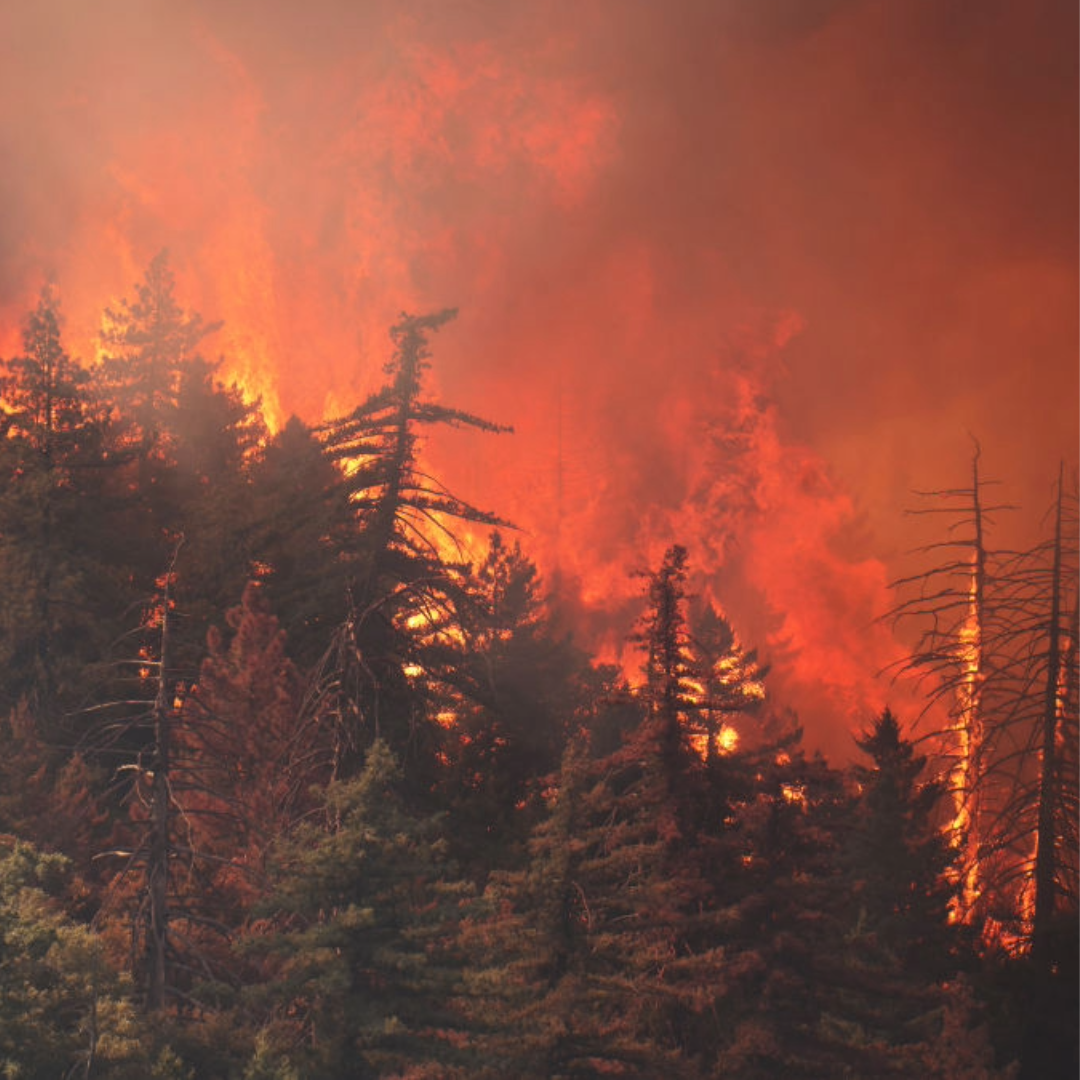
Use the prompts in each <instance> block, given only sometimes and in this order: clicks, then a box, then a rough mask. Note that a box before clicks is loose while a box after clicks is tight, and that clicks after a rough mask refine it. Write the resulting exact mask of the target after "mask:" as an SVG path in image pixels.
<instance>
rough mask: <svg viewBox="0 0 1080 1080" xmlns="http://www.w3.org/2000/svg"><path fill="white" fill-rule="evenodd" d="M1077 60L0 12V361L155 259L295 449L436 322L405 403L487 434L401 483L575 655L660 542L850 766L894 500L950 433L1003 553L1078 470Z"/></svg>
mask: <svg viewBox="0 0 1080 1080" xmlns="http://www.w3.org/2000/svg"><path fill="white" fill-rule="evenodd" d="M1077 40H1078V27H1077V11H1076V5H1075V3H1072V2H1067V0H1060V2H1050V0H1041V2H1040V0H1012V2H1005V0H994V2H987V3H981V4H970V3H963V2H959V0H951V2H950V0H911V2H908V3H904V4H897V3H895V2H888V0H880V2H868V0H680V2H677V3H671V4H659V3H655V2H652V0H596V2H591V3H576V4H575V3H570V2H568V0H566V2H564V0H520V2H514V3H505V2H498V0H461V2H457V0H427V2H419V0H397V2H391V0H384V2H372V0H348V2H346V0H340V2H327V0H309V2H307V3H304V4H296V3H292V2H289V3H286V2H284V0H279V2H273V0H261V2H258V3H256V2H255V0H244V2H230V3H227V4H223V3H218V2H211V0H169V2H166V0H138V2H136V0H98V2H96V3H94V4H93V5H90V4H85V3H81V2H78V0H64V2H59V0H40V2H37V3H34V4H16V3H7V4H3V5H0V103H2V106H0V108H2V112H0V161H2V162H3V168H2V169H0V313H2V315H3V319H2V320H0V352H2V353H3V354H5V355H6V354H9V353H10V352H11V350H12V348H13V347H14V343H15V341H17V327H18V319H19V317H20V314H21V312H22V311H24V310H25V309H26V307H27V306H28V304H29V303H30V302H31V300H32V297H33V295H34V293H35V292H36V290H37V288H38V286H39V284H40V282H41V280H42V277H43V275H45V274H54V275H55V276H56V277H57V279H58V281H59V284H60V287H61V291H62V294H63V297H64V302H65V308H66V311H67V313H68V326H69V337H70V339H71V341H72V343H73V345H74V346H75V348H76V350H77V351H80V352H82V353H84V354H86V353H88V352H89V351H90V350H91V349H92V340H93V333H94V327H95V323H96V319H97V316H98V313H99V311H100V309H101V307H102V306H104V304H105V303H107V302H108V301H110V300H112V299H114V298H116V297H117V296H119V295H122V294H123V293H125V292H126V291H127V290H128V289H129V288H130V286H131V284H132V283H133V282H134V281H135V280H136V279H137V277H138V276H139V275H140V273H141V271H142V269H143V268H144V267H145V265H146V263H147V262H148V261H149V259H150V258H151V257H152V256H153V254H155V252H156V251H157V250H159V249H160V248H162V247H168V248H169V249H170V252H171V254H172V259H173V264H174V266H175V268H176V270H177V272H178V276H179V278H180V280H181V283H182V288H183V292H184V299H186V301H187V302H188V303H189V304H190V306H192V307H195V308H197V309H199V310H201V311H202V313H203V314H204V315H205V316H206V317H207V318H223V319H224V320H225V322H226V327H225V329H224V331H223V332H222V333H221V334H220V335H219V339H218V343H217V347H218V348H219V349H220V350H221V351H222V352H224V353H225V354H226V355H227V358H228V364H229V367H230V370H231V371H233V372H234V373H236V374H237V375H239V376H241V377H243V378H245V379H246V380H247V381H248V382H250V383H251V384H252V385H257V386H258V387H260V388H261V389H263V391H264V392H265V393H266V395H267V400H268V401H269V402H270V403H271V405H272V407H273V408H274V410H275V412H276V414H277V415H278V416H283V415H285V414H287V413H288V412H290V411H297V412H299V413H300V414H301V415H303V416H304V417H305V418H307V419H311V420H314V419H317V418H318V417H320V416H321V415H322V414H323V413H324V412H326V411H327V410H330V411H333V410H335V409H344V408H347V407H348V406H349V405H351V404H352V403H354V402H355V400H356V399H357V397H358V396H359V395H361V394H362V393H364V392H365V391H366V390H367V389H368V388H370V387H371V386H372V384H373V382H374V381H375V380H376V379H377V378H378V374H379V370H380V368H381V364H382V362H383V360H384V358H385V354H386V348H387V345H388V341H387V338H386V334H385V330H386V327H387V326H388V324H389V323H390V322H391V321H392V320H393V318H394V317H395V315H396V314H397V312H399V311H401V310H402V309H409V310H426V309H431V308H439V307H444V306H448V305H455V306H459V307H460V308H461V315H460V317H459V319H458V320H457V322H455V323H453V324H451V325H450V326H449V327H448V328H447V329H446V330H444V331H443V332H442V334H441V335H440V338H439V340H438V341H437V343H436V372H435V376H436V381H437V383H438V388H439V390H440V392H441V393H442V394H443V395H444V396H445V397H446V399H447V400H448V401H450V402H451V403H453V404H455V405H459V406H461V407H463V408H468V409H470V410H473V411H477V412H481V413H484V414H486V415H488V416H490V417H492V418H493V419H497V420H500V421H503V422H509V423H512V424H514V425H515V428H516V429H517V434H516V435H515V436H513V437H502V438H500V439H499V440H485V439H480V438H474V437H471V436H470V437H469V438H468V439H464V438H456V437H455V438H451V439H448V440H446V441H443V442H440V443H438V444H435V445H432V446H431V447H430V448H429V453H430V455H431V457H432V459H433V461H434V462H435V464H436V465H437V466H438V467H439V468H440V469H441V470H442V471H443V472H444V473H445V474H446V475H447V477H448V478H449V480H450V481H451V483H452V485H453V486H455V487H457V488H458V489H460V491H461V493H462V495H464V496H465V497H467V498H469V499H471V500H472V501H475V502H477V503H479V504H480V505H484V506H487V507H489V508H492V509H496V510H498V511H499V512H501V513H503V514H505V515H506V516H509V517H511V518H514V519H515V520H517V521H519V522H520V523H521V524H522V525H523V526H524V527H525V529H526V530H527V541H526V542H527V544H528V545H529V546H530V548H531V550H533V551H534V552H535V554H536V556H537V557H538V558H539V559H540V560H541V562H542V564H543V565H544V567H545V569H546V570H547V571H548V572H549V573H550V572H551V571H552V570H553V568H554V566H555V565H556V564H557V565H558V566H559V567H560V568H561V570H562V572H563V573H564V574H565V575H566V576H567V577H568V578H571V579H572V578H575V577H576V578H577V579H579V580H580V583H581V586H582V588H583V590H584V592H585V594H586V596H587V597H588V598H590V599H591V600H592V601H594V606H596V607H598V608H599V609H600V610H601V611H602V612H607V614H606V615H602V616H597V617H596V618H595V619H593V620H592V621H588V620H586V621H584V622H583V632H587V633H590V634H596V635H597V639H598V640H599V639H600V638H602V637H603V634H604V633H607V634H608V638H609V641H616V642H617V641H618V640H619V638H620V636H621V634H622V633H623V632H624V630H625V629H626V628H627V627H626V623H627V621H628V620H629V618H630V608H631V607H632V605H631V604H630V603H629V602H628V601H627V597H632V596H633V595H634V593H635V591H636V590H637V589H638V588H639V585H637V584H635V583H630V582H629V581H628V580H627V578H626V572H627V571H628V570H630V569H633V568H635V567H640V566H642V565H644V564H645V563H646V562H649V561H652V562H654V563H655V561H656V559H657V557H658V554H659V552H661V551H662V550H663V548H664V547H665V546H666V545H667V544H669V543H671V542H672V541H675V540H680V541H683V542H685V543H686V544H687V545H688V546H689V548H690V558H691V564H692V566H696V567H697V568H698V570H699V571H700V572H701V573H700V578H699V581H698V587H699V588H702V589H705V590H707V591H709V592H711V593H713V594H715V595H716V596H717V597H718V598H719V599H720V601H721V602H722V603H723V604H724V605H725V606H726V607H727V608H728V609H729V610H730V611H731V613H732V615H733V616H734V617H735V620H736V622H737V624H738V625H739V626H740V628H741V630H742V632H743V636H744V638H746V639H747V640H748V641H749V642H750V643H752V644H758V645H759V646H761V647H762V649H763V651H764V652H765V653H766V654H768V655H769V656H770V657H771V658H772V659H773V660H774V661H775V663H774V672H775V674H774V677H773V682H774V685H775V687H776V691H777V694H778V696H780V697H781V698H782V699H783V700H786V701H787V702H788V703H791V704H794V705H796V706H797V707H798V708H799V710H800V713H801V714H802V715H803V717H804V719H805V720H806V722H807V725H808V728H809V729H810V734H811V737H812V741H814V742H816V744H818V745H822V746H824V747H826V748H828V749H830V750H834V751H837V752H846V750H847V749H849V748H850V740H849V737H848V735H847V731H848V730H849V729H850V727H851V726H852V724H857V723H859V722H862V721H864V720H865V719H866V717H867V714H868V712H869V711H870V710H872V709H873V708H876V707H878V705H879V704H880V703H881V701H882V700H883V699H884V696H885V695H886V693H889V691H887V689H886V688H883V687H881V685H880V684H879V683H877V682H875V680H874V677H873V672H874V669H875V668H876V667H877V666H879V664H880V661H881V660H882V659H886V658H889V656H890V655H891V654H892V653H893V652H894V650H895V648H896V646H895V644H894V643H893V642H892V641H891V639H889V638H888V635H887V634H884V633H883V631H881V630H874V629H872V624H871V620H872V618H873V615H874V613H875V611H876V610H879V609H880V607H881V606H882V604H883V603H884V602H886V601H887V599H888V595H887V592H886V591H885V588H884V583H885V582H886V581H887V580H888V579H889V578H890V577H892V576H895V575H896V574H897V573H899V572H900V571H902V570H904V569H906V568H907V563H905V561H904V559H903V557H902V555H903V552H904V551H905V549H907V548H908V547H910V546H911V545H912V544H913V543H914V542H916V541H917V540H918V538H919V536H918V534H916V533H915V532H914V531H913V526H912V524H911V522H910V521H909V520H908V519H905V518H904V516H903V513H902V511H903V508H904V507H905V506H906V505H910V502H911V498H910V495H909V491H910V489H911V488H913V487H933V486H947V485H952V484H956V483H958V482H961V481H962V480H963V479H964V478H965V476H966V473H967V467H968V455H969V447H970V442H969V434H968V433H969V432H970V433H974V434H976V435H977V436H978V437H979V438H980V439H981V441H982V443H983V446H984V461H985V463H986V466H987V469H988V470H989V471H990V472H991V473H993V474H994V475H996V476H997V477H998V478H1000V479H1001V480H1002V481H1004V483H1005V486H1006V490H1007V491H1008V493H1009V495H1010V497H1011V498H1012V499H1013V501H1016V502H1019V503H1021V504H1022V505H1024V506H1025V508H1026V510H1027V512H1026V514H1024V515H1022V516H1020V517H1018V519H1017V520H1018V521H1023V522H1025V523H1026V524H1031V523H1036V522H1037V521H1038V519H1039V518H1040V517H1041V514H1042V511H1043V509H1044V508H1045V506H1046V504H1047V503H1048V501H1049V498H1050V487H1051V483H1052V480H1053V477H1054V475H1055V473H1056V463H1057V461H1058V459H1059V458H1061V457H1062V456H1064V457H1065V458H1066V459H1067V460H1068V461H1070V462H1072V463H1075V461H1076V456H1077V451H1076V447H1077V441H1078V404H1077V401H1078V365H1077V293H1078V280H1077V277H1078V274H1077V191H1078V183H1077V180H1078V177H1077V156H1078V146H1077V87H1078V78H1077ZM1017 528H1019V526H1017ZM1021 531H1022V530H1021ZM611 612H616V613H622V614H618V615H616V616H612V615H611Z"/></svg>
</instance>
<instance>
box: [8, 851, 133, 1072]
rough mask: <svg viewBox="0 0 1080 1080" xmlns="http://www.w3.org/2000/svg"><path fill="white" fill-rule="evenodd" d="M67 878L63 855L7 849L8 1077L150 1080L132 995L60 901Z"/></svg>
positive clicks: (96, 942) (94, 940)
mask: <svg viewBox="0 0 1080 1080" xmlns="http://www.w3.org/2000/svg"><path fill="white" fill-rule="evenodd" d="M66 875H67V862H66V860H64V859H63V858H62V857H60V856H57V855H45V854H40V853H39V852H37V851H35V850H34V849H33V848H31V847H30V846H29V845H27V844H23V843H19V842H17V841H16V842H14V843H11V842H8V843H6V844H5V845H4V848H3V850H2V851H0V1075H3V1076H10V1077H20V1076H28V1077H37V1076H42V1077H44V1076H67V1075H75V1074H78V1075H87V1076H92V1075H107V1076H112V1077H117V1078H118V1080H119V1078H121V1077H131V1078H134V1077H137V1076H140V1075H145V1072H144V1071H142V1070H143V1069H144V1068H145V1066H146V1064H147V1062H146V1059H145V1058H144V1056H143V1050H142V1047H143V1042H144V1032H143V1030H142V1027H141V1023H140V1021H139V1020H138V1017H137V1015H136V1012H135V1010H134V1007H133V1005H132V1002H131V1000H130V997H129V995H128V989H129V988H128V986H127V984H126V983H125V981H124V980H123V979H122V978H120V977H119V976H118V975H117V974H116V973H115V971H114V970H113V969H112V967H111V966H110V965H109V964H108V962H107V961H106V958H105V955H104V949H103V947H102V944H101V942H100V941H99V940H98V939H97V938H96V936H95V935H94V934H93V933H92V932H91V931H89V930H88V929H87V928H86V927H83V926H80V925H78V924H76V923H74V922H72V921H71V920H70V919H68V918H67V917H66V916H65V915H64V914H63V911H62V909H61V906H60V903H59V901H58V899H57V897H58V894H59V892H60V889H61V888H62V886H63V884H64V881H65V879H66Z"/></svg>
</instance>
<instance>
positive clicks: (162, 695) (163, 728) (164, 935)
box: [146, 540, 183, 1012]
mask: <svg viewBox="0 0 1080 1080" xmlns="http://www.w3.org/2000/svg"><path fill="white" fill-rule="evenodd" d="M181 543H183V541H182V540H181ZM179 550H180V544H177V546H176V551H174V553H173V559H172V563H171V564H170V566H169V570H168V573H167V574H166V575H165V588H164V594H163V596H162V614H161V657H160V664H159V666H158V685H157V696H156V698H155V699H154V762H153V784H152V788H151V798H150V845H149V851H148V853H147V866H146V879H147V898H148V900H149V911H148V912H147V919H148V922H149V926H148V927H147V934H146V954H147V955H146V961H147V972H148V983H147V995H146V1006H147V1009H148V1010H149V1011H150V1012H156V1011H159V1010H161V1009H163V1008H164V1007H165V992H166V988H167V986H168V949H169V903H168V902H169V856H170V853H171V851H170V849H171V844H170V839H169V832H170V824H171V823H170V795H169V751H170V745H169V744H170V736H171V734H172V715H173V702H172V697H173V693H174V688H173V683H172V678H171V664H170V661H171V648H170V646H171V641H170V630H171V620H170V617H169V604H170V585H171V583H172V574H173V570H174V568H175V566H176V556H177V554H178V553H179Z"/></svg>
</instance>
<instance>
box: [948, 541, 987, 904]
mask: <svg viewBox="0 0 1080 1080" xmlns="http://www.w3.org/2000/svg"><path fill="white" fill-rule="evenodd" d="M981 618H982V613H981V611H980V610H979V594H978V579H977V569H976V567H975V563H974V559H973V560H972V570H971V585H970V588H969V590H968V611H967V617H966V618H965V620H964V623H963V625H962V626H961V627H960V632H959V634H958V638H957V656H958V660H959V662H960V680H959V682H958V684H957V689H956V709H955V719H954V722H953V725H952V732H953V735H954V736H955V740H956V749H955V751H954V757H953V765H952V770H951V776H950V790H951V792H952V799H953V817H952V821H951V822H950V824H949V831H950V833H951V834H952V838H953V844H954V846H955V847H956V848H957V849H959V850H960V851H961V852H962V855H961V862H962V865H961V869H960V875H961V877H960V880H961V889H960V892H959V895H958V896H957V897H956V898H955V900H954V902H953V908H952V911H951V917H952V919H953V921H954V922H967V921H970V919H971V918H972V917H973V913H974V910H975V906H976V903H977V901H978V899H979V895H980V892H981V887H980V880H979V859H978V846H979V837H978V815H977V802H976V800H977V796H978V790H977V788H978V776H977V772H976V761H977V755H978V753H979V750H980V747H981V743H982V719H981V716H980V705H981V696H982V623H981Z"/></svg>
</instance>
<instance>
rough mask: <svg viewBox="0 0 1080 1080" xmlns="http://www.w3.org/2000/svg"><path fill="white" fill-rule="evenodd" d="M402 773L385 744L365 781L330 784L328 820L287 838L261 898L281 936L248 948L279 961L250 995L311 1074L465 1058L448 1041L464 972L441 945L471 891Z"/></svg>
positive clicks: (258, 937)
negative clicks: (410, 801) (416, 810)
mask: <svg viewBox="0 0 1080 1080" xmlns="http://www.w3.org/2000/svg"><path fill="white" fill-rule="evenodd" d="M400 781H401V774H400V770H399V767H398V765H397V763H396V761H395V760H394V757H393V755H392V754H391V752H390V750H389V749H388V748H387V746H386V744H385V743H383V742H382V741H376V742H375V743H373V744H372V745H371V746H370V747H369V749H368V751H367V754H366V760H365V763H364V767H363V769H362V771H361V772H360V773H359V775H357V776H355V777H353V778H352V779H348V780H341V781H335V782H334V783H332V784H331V785H330V787H329V788H328V789H327V793H326V821H325V824H321V825H320V824H316V823H315V822H307V823H304V824H301V825H300V826H299V827H298V829H297V830H296V831H295V833H294V834H293V835H292V836H291V837H289V838H288V839H286V840H285V841H284V842H283V843H282V845H281V846H280V848H279V850H278V852H277V857H276V867H277V868H276V871H275V874H274V888H273V890H272V893H271V895H270V897H269V898H268V899H267V901H266V902H265V903H264V904H263V905H261V914H262V917H263V919H264V920H266V921H267V922H266V925H267V926H268V931H265V932H262V933H255V932H253V933H252V935H251V937H250V938H249V940H248V942H247V943H246V949H247V951H248V952H249V953H252V954H256V955H261V956H265V957H266V958H267V962H268V982H266V983H265V984H264V985H262V986H260V987H258V988H256V989H254V990H253V991H252V992H251V997H252V1000H253V1002H254V1003H255V1004H260V1003H261V1005H262V1007H263V1009H264V1010H265V1015H267V1017H268V1023H267V1025H266V1026H265V1027H264V1036H263V1038H264V1040H269V1045H271V1047H272V1048H273V1050H274V1053H276V1054H277V1055H279V1060H280V1059H281V1058H284V1059H286V1060H288V1061H290V1062H291V1063H292V1065H293V1066H295V1067H296V1068H297V1069H298V1071H299V1072H300V1074H301V1075H303V1076H305V1077H310V1078H312V1080H319V1078H326V1080H329V1078H338V1080H347V1078H363V1080H367V1078H374V1077H379V1076H388V1075H391V1074H395V1075H396V1074H398V1073H404V1072H406V1070H408V1069H409V1068H410V1067H413V1066H416V1067H418V1068H419V1067H420V1066H423V1065H425V1063H426V1064H430V1063H432V1062H439V1061H442V1060H443V1059H448V1061H447V1068H449V1067H450V1066H451V1065H453V1058H454V1057H455V1056H456V1054H455V1052H454V1050H453V1048H452V1046H450V1045H449V1044H447V1043H445V1042H444V1041H443V1040H442V1039H441V1038H440V1037H439V1032H440V1030H444V1029H445V1028H446V1027H447V1021H448V1013H447V1010H446V1003H447V1001H448V999H449V995H450V990H451V987H452V985H453V980H454V977H455V976H454V972H453V967H452V966H448V965H447V963H446V962H444V960H443V959H441V958H440V952H439V950H438V949H436V948H435V945H436V944H437V942H438V941H439V940H440V939H441V938H443V937H445V936H446V935H447V932H448V931H447V928H446V927H447V923H448V921H449V922H450V923H452V922H453V921H454V920H456V912H457V908H458V904H459V901H460V898H461V897H462V895H463V893H462V892H461V890H460V888H459V887H458V886H456V885H454V884H453V882H452V880H450V879H449V876H448V875H449V868H448V867H447V866H446V864H445V856H444V844H443V841H442V840H441V838H440V835H439V825H438V822H437V821H436V820H435V819H433V818H427V819H425V818H418V817H415V816H413V815H412V814H411V813H410V812H409V811H408V810H407V809H406V808H405V806H404V805H403V803H402V800H401V798H400V796H399V795H398V793H397V788H398V785H399V784H400ZM263 1057H264V1058H267V1057H270V1058H271V1059H272V1058H273V1054H270V1053H269V1052H268V1051H265V1050H264V1051H263ZM438 1075H449V1073H438Z"/></svg>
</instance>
